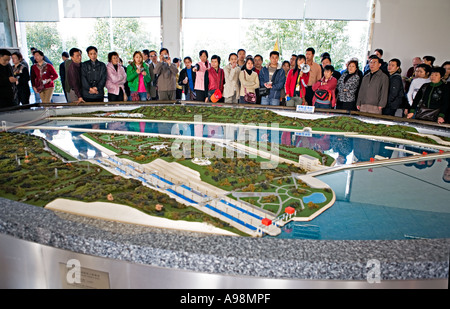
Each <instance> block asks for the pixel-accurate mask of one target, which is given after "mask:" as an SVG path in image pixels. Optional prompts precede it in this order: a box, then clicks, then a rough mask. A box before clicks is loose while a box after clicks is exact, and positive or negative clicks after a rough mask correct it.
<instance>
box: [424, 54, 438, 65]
mask: <svg viewBox="0 0 450 309" xmlns="http://www.w3.org/2000/svg"><path fill="white" fill-rule="evenodd" d="M434 61H436V58H435V57H433V56H424V57H423V63H425V64H428V65H429V66H430V67H433V66H434Z"/></svg>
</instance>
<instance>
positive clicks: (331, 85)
mask: <svg viewBox="0 0 450 309" xmlns="http://www.w3.org/2000/svg"><path fill="white" fill-rule="evenodd" d="M322 83H325V84H323V85H322ZM336 86H337V79H336V78H334V77H333V76H331V78H330V79H329V80H328V81H326V82H325V77H322V78H321V79H320V80H318V81H317V82H316V83H315V84H314V85H313V87H312V90H313V91H314V92H315V91H316V90H318V89H320V90H327V91H328V93H329V97H328V98H329V100H330V101H331V107H335V106H336V96H335V90H336ZM314 103H316V96H314V97H313V101H312V105H313V106H314Z"/></svg>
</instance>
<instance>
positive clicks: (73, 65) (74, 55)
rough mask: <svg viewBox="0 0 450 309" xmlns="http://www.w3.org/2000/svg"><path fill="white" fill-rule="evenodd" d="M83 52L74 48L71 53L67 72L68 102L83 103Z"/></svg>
mask: <svg viewBox="0 0 450 309" xmlns="http://www.w3.org/2000/svg"><path fill="white" fill-rule="evenodd" d="M81 54H82V52H81V50H80V49H78V48H75V47H74V48H72V49H71V50H70V51H69V56H70V60H67V61H66V62H67V63H69V64H68V67H67V72H66V87H67V98H68V100H67V102H69V103H70V102H77V103H82V102H84V100H83V95H82V94H81Z"/></svg>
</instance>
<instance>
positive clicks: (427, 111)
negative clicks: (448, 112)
mask: <svg viewBox="0 0 450 309" xmlns="http://www.w3.org/2000/svg"><path fill="white" fill-rule="evenodd" d="M425 89H426V87H423V86H422V87H421V88H420V90H421V91H422V97H421V99H420V101H419V104H418V108H417V112H416V116H415V119H419V120H425V121H433V122H436V121H437V119H438V117H439V113H440V111H441V109H439V108H437V109H432V108H427V107H424V105H425V104H424V102H423V96H424V95H425Z"/></svg>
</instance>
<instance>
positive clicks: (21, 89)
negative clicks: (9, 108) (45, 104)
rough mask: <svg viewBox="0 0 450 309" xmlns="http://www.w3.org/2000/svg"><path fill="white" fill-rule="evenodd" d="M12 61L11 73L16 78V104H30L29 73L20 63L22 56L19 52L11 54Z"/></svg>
mask: <svg viewBox="0 0 450 309" xmlns="http://www.w3.org/2000/svg"><path fill="white" fill-rule="evenodd" d="M11 58H12V61H13V64H14V65H13V67H12V68H13V73H14V77H15V78H17V79H18V81H17V82H16V89H17V96H16V98H15V99H16V104H17V105H20V103H22V105H26V104H30V95H31V93H30V86H28V81H29V80H30V73H29V72H28V68H27V67H26V66H25V65H24V64H23V63H22V60H23V57H22V54H21V53H19V52H15V53H13V54H12V57H11Z"/></svg>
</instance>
